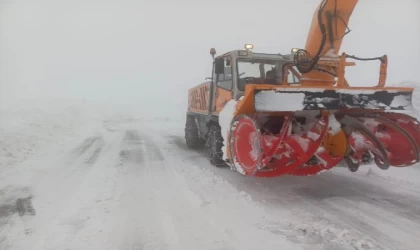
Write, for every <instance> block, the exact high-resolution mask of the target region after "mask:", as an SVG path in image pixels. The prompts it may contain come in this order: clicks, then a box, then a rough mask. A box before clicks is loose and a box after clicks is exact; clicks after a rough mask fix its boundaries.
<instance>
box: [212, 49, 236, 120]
mask: <svg viewBox="0 0 420 250" xmlns="http://www.w3.org/2000/svg"><path fill="white" fill-rule="evenodd" d="M222 62H223V69H222ZM215 64H216V70H215V75H216V77H215V81H214V82H215V91H214V98H213V100H215V101H214V102H213V107H212V110H213V113H216V114H218V113H219V112H220V111H221V110H222V109H223V107H224V106H225V105H226V103H227V102H229V101H230V100H231V99H232V89H233V76H234V70H233V67H232V60H231V57H230V56H229V55H226V56H224V57H222V58H218V59H217V61H216V63H215Z"/></svg>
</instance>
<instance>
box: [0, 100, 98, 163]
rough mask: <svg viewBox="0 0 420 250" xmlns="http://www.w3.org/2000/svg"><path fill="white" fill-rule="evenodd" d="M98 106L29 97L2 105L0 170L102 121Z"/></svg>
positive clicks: (63, 141)
mask: <svg viewBox="0 0 420 250" xmlns="http://www.w3.org/2000/svg"><path fill="white" fill-rule="evenodd" d="M98 110H100V109H99V108H96V109H92V107H88V105H87V104H86V103H85V102H83V101H82V100H77V101H76V100H71V101H70V100H61V101H59V100H50V101H46V100H43V101H41V100H30V101H21V102H20V103H7V104H5V105H2V106H1V108H0V169H2V168H4V167H11V166H13V165H15V164H16V163H19V162H22V161H24V160H25V159H27V158H28V157H30V156H32V155H34V154H35V153H37V152H39V151H40V150H42V148H43V147H46V146H47V145H51V146H53V145H57V144H61V143H68V142H69V141H71V140H73V138H74V137H75V136H76V135H80V134H81V133H82V131H87V130H89V129H90V128H92V126H93V124H94V123H95V121H96V122H98V123H99V121H100V120H101V119H99V116H100V112H98Z"/></svg>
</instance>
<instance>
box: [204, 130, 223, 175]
mask: <svg viewBox="0 0 420 250" xmlns="http://www.w3.org/2000/svg"><path fill="white" fill-rule="evenodd" d="M222 147H223V137H222V133H221V130H220V127H219V126H217V125H214V124H212V125H210V128H209V132H208V136H207V152H208V153H207V156H208V158H209V161H210V163H211V164H213V165H214V166H217V167H222V166H226V162H225V161H224V160H223V151H222Z"/></svg>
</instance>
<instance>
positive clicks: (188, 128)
mask: <svg viewBox="0 0 420 250" xmlns="http://www.w3.org/2000/svg"><path fill="white" fill-rule="evenodd" d="M184 131H185V142H186V144H187V146H188V147H189V148H192V149H198V148H202V147H203V146H204V145H205V143H206V141H205V140H203V139H201V138H200V137H199V133H198V127H197V124H196V123H195V120H194V116H190V115H188V116H187V121H186V123H185V130H184Z"/></svg>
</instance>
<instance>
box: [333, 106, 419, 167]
mask: <svg viewBox="0 0 420 250" xmlns="http://www.w3.org/2000/svg"><path fill="white" fill-rule="evenodd" d="M408 117H409V116H408ZM403 118H405V120H404V119H403ZM412 119H414V118H412ZM412 119H408V118H407V117H406V116H405V115H402V116H399V114H389V113H377V114H363V113H358V114H356V113H353V114H349V115H346V116H344V117H343V118H342V119H341V120H340V122H342V123H343V124H345V125H346V127H347V128H346V131H347V133H348V134H349V143H350V145H351V148H352V152H351V154H350V155H349V158H350V159H351V160H353V162H354V163H356V164H359V165H366V164H370V162H369V161H367V160H366V159H368V158H369V154H373V155H374V161H375V163H376V164H377V165H378V166H379V167H380V168H381V169H383V170H386V169H388V168H389V167H390V166H393V167H406V166H411V165H413V164H415V163H417V162H420V150H419V145H418V142H417V141H416V138H419V135H420V131H419V130H417V131H416V127H415V123H412V121H413V120H412ZM407 121H410V122H407ZM414 121H416V120H415V119H414ZM398 123H400V124H398ZM417 140H418V139H417ZM364 159H365V160H364Z"/></svg>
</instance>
